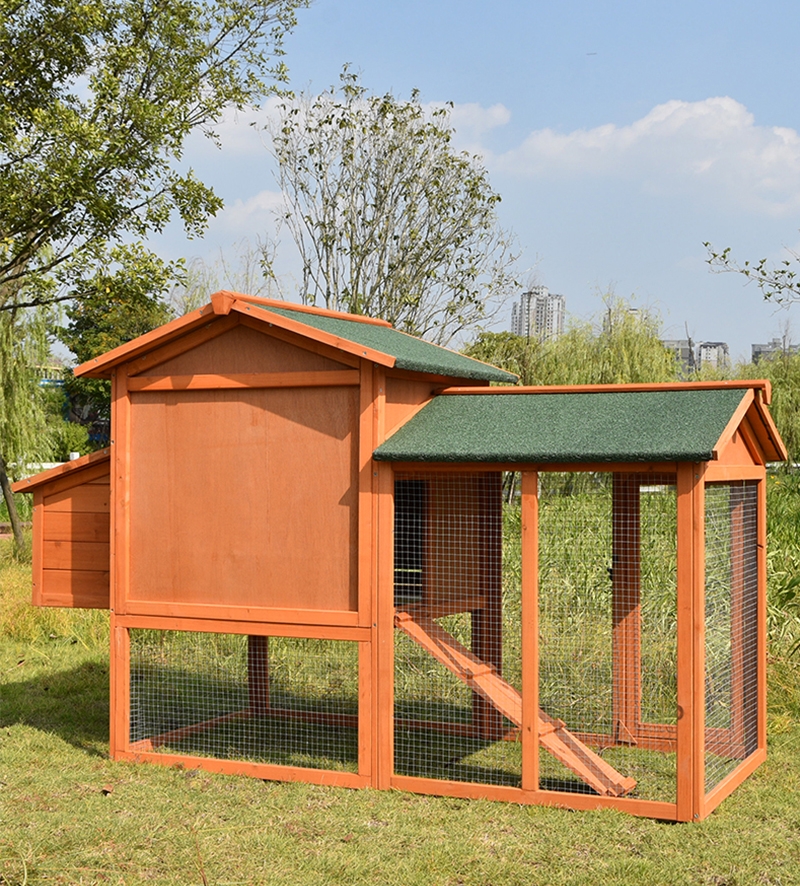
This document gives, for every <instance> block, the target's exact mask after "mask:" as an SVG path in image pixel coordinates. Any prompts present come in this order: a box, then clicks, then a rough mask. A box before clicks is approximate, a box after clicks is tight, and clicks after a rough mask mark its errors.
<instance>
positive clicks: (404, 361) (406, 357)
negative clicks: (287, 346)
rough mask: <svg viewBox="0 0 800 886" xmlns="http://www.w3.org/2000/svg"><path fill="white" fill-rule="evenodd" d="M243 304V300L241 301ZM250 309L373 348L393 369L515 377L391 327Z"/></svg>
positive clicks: (481, 378)
mask: <svg viewBox="0 0 800 886" xmlns="http://www.w3.org/2000/svg"><path fill="white" fill-rule="evenodd" d="M242 300H243V301H247V299H242ZM249 304H250V305H251V306H252V307H253V308H254V309H258V310H262V311H267V312H269V313H271V314H278V315H280V316H281V317H287V318H289V319H291V320H294V321H296V322H297V323H303V324H305V325H306V326H313V327H314V328H316V329H321V330H322V331H323V332H329V333H330V334H331V335H336V336H338V337H339V338H343V339H345V340H347V341H351V342H354V343H356V344H359V345H363V346H364V347H367V348H373V349H374V350H376V351H380V353H382V354H387V355H388V356H390V357H394V358H395V360H396V363H395V367H396V368H397V369H408V370H410V371H412V372H427V373H430V374H432V375H445V376H448V377H451V378H470V379H476V380H479V381H498V382H503V383H504V384H509V383H511V384H513V383H514V382H516V381H517V376H516V375H513V374H512V373H510V372H506V371H505V370H503V369H498V368H497V367H496V366H489V365H487V364H486V363H481V362H480V361H479V360H473V359H472V358H471V357H465V356H464V355H463V354H459V353H457V352H456V351H451V350H449V349H448V348H442V347H439V345H433V344H431V343H430V342H427V341H423V340H422V339H421V338H415V337H414V336H413V335H407V334H406V333H405V332H400V331H399V330H397V329H393V328H392V327H391V326H379V325H376V324H372V323H359V321H358V320H346V319H344V318H341V317H327V316H324V315H322V314H310V313H307V312H305V311H295V310H292V309H291V308H277V307H273V306H272V305H270V306H266V305H258V304H256V303H255V302H249Z"/></svg>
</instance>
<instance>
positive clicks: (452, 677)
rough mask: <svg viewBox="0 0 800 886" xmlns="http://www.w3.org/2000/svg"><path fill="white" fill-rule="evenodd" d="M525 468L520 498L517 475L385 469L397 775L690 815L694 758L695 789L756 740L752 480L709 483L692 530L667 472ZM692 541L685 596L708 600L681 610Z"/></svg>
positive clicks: (746, 754) (750, 750) (719, 776)
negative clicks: (390, 488)
mask: <svg viewBox="0 0 800 886" xmlns="http://www.w3.org/2000/svg"><path fill="white" fill-rule="evenodd" d="M527 476H528V477H529V480H528V486H527V490H528V493H527V499H526V498H525V496H523V495H521V494H520V482H519V474H505V475H504V474H503V473H502V472H500V471H487V472H484V473H467V472H465V473H458V472H455V471H452V470H449V471H442V472H436V471H430V472H427V473H397V474H396V475H395V536H394V538H395V541H394V589H395V599H394V603H395V643H394V653H395V654H394V681H395V682H394V718H395V719H394V725H395V730H394V751H393V754H394V759H393V766H394V772H395V775H396V776H399V777H405V779H406V781H403V782H402V783H403V784H406V783H407V782H408V780H409V779H415V780H418V781H417V783H418V784H424V783H425V782H427V783H428V785H429V787H428V788H427V789H428V790H430V791H431V792H434V793H435V792H437V787H436V786H437V784H439V785H442V783H450V787H448V788H447V789H446V790H447V792H448V793H458V792H459V791H458V789H457V788H453V786H452V785H453V783H456V784H458V783H463V784H464V785H465V786H466V785H471V786H492V787H497V788H511V789H518V790H519V799H521V800H523V801H524V800H527V801H529V802H562V803H563V804H564V805H577V806H581V801H580V799H579V797H580V796H581V795H583V796H587V795H588V796H592V797H598V796H599V797H603V798H606V799H609V800H612V801H613V802H615V803H616V804H617V805H622V806H623V807H624V808H627V805H629V806H630V808H631V810H632V811H638V812H641V813H642V814H651V815H652V814H656V815H658V814H660V815H662V816H663V817H665V818H669V817H673V818H678V817H683V818H687V817H691V815H690V814H689V813H688V812H687V809H688V808H689V807H690V806H691V801H692V797H691V796H690V795H691V794H692V792H694V797H695V800H697V799H698V795H697V792H696V791H695V789H694V787H692V785H691V784H689V782H690V780H691V778H692V777H693V776H692V773H693V772H694V773H696V772H703V773H704V776H703V778H704V783H703V785H702V786H701V790H702V791H703V792H704V794H705V796H706V799H708V798H709V797H710V796H711V792H712V791H713V790H714V789H715V788H717V787H719V786H720V785H721V784H722V783H723V782H724V781H725V780H726V779H730V778H731V777H735V776H734V773H735V772H736V770H737V768H738V767H740V766H741V765H743V764H744V763H745V762H746V761H747V760H748V759H751V758H752V757H753V755H754V754H755V753H756V751H757V750H758V747H759V737H758V736H759V729H758V724H759V714H758V711H759V701H758V698H759V693H758V686H759V660H758V642H759V641H758V636H759V627H758V622H759V616H758V586H759V582H758V546H757V538H758V529H757V526H758V519H757V514H758V495H757V488H758V484H757V483H756V482H750V483H746V482H734V483H724V484H723V483H713V484H708V485H707V486H706V487H705V496H704V499H703V498H701V499H700V500H704V503H705V509H704V512H703V513H702V515H701V519H702V526H701V527H700V528H701V529H703V528H704V533H698V532H696V531H695V532H692V531H689V532H686V531H684V532H683V533H681V531H680V530H679V514H683V517H684V518H685V517H686V516H687V513H688V514H689V516H691V508H689V509H688V510H687V506H686V504H684V505H683V506H679V495H678V490H679V484H678V475H677V474H676V473H675V472H674V471H666V472H652V471H651V472H646V473H631V472H619V471H605V472H597V471H574V472H563V471H552V472H551V471H548V472H545V471H542V472H538V473H535V472H529V473H528V474H527ZM530 478H533V479H532V480H531V479H530ZM531 483H532V484H533V485H531ZM523 488H525V487H524V485H523ZM701 489H702V487H701ZM531 498H533V499H535V506H534V505H532V504H531V502H530V499H531ZM526 501H527V505H526ZM526 506H527V509H528V510H527V513H528V515H529V516H528V518H526V517H525V516H524V515H525V513H526ZM681 508H683V510H681ZM531 514H535V520H531V519H530V515H531ZM526 521H527V529H526V528H525V527H526ZM695 528H697V527H695ZM703 537H704V539H705V559H704V561H703V557H702V554H703V551H702V550H695V549H694V548H693V547H692V546H693V545H695V544H696V540H697V539H698V538H701V539H702V538H703ZM681 538H683V542H681V541H680V539H681ZM687 539H693V540H692V541H690V542H689V547H688V548H687V547H685V546H686V544H687V541H686V540H687ZM681 544H683V545H684V548H683V549H682V550H679V548H680V545H681ZM698 554H699V555H700V557H699V562H705V576H704V584H705V587H704V588H703V587H702V586H699V587H694V586H692V585H691V581H690V582H689V583H688V584H687V586H686V587H685V588H684V590H683V595H684V596H683V600H684V604H685V603H686V600H687V599H690V598H691V597H692V595H693V594H695V595H696V594H697V593H699V594H700V596H701V598H702V599H704V601H705V604H704V607H705V608H704V611H703V612H699V613H698V612H695V613H693V614H692V613H687V612H686V610H685V606H684V614H683V615H682V616H681V615H679V611H680V605H679V600H680V594H679V574H680V569H679V563H680V562H682V561H681V558H683V562H684V564H685V563H689V564H691V563H692V562H694V560H696V559H697V558H698ZM526 564H527V565H526ZM526 571H527V576H528V578H527V580H526V579H525V578H524V576H525V574H526ZM686 574H687V573H686V570H685V569H684V575H686ZM688 574H689V577H690V579H691V568H690V569H689V572H688ZM679 619H683V621H682V622H681V623H682V624H683V628H679ZM692 619H695V626H696V627H699V626H700V625H702V627H703V636H704V645H703V647H702V649H698V650H697V651H698V652H699V653H700V655H699V656H695V655H694V653H693V652H692V649H691V643H692V640H691V636H692V630H693V629H692V626H691V621H692ZM526 620H527V621H528V622H529V623H530V622H531V621H532V622H533V623H534V624H535V633H534V634H533V639H531V636H532V635H531V634H528V640H527V641H526V642H525V643H523V624H524V623H525V622H526ZM681 632H682V634H683V637H684V651H683V652H681V651H680V649H681V647H680V646H679V636H681ZM687 636H688V638H689V654H688V655H687V654H686V643H685V641H686V638H687ZM526 681H530V682H532V684H533V685H529V684H528V683H526ZM680 683H682V685H683V686H684V690H683V691H684V696H683V697H681V696H680V695H679V684H680ZM695 684H700V685H704V687H705V689H704V693H705V694H704V708H703V706H702V705H700V706H699V707H697V706H695V708H694V709H692V702H691V699H692V697H693V689H692V687H693V686H694V685H695ZM686 687H688V692H687V689H686ZM523 693H524V696H523ZM523 697H524V698H526V699H527V701H525V703H524V704H523ZM524 705H527V706H532V705H535V710H534V713H533V717H532V718H533V719H534V720H535V723H536V728H535V732H536V739H537V741H536V744H535V745H533V746H531V744H530V743H528V744H527V745H526V742H525V740H524V733H525V728H524V723H525V718H524V716H523V708H524ZM528 709H529V710H530V707H529V708H528ZM692 710H694V715H695V716H694V719H693V721H691V722H690V726H688V727H687V725H686V723H687V720H688V718H689V716H690V715H692ZM696 714H700V715H701V716H700V717H697V716H696ZM528 719H529V720H530V719H531V715H530V713H529V714H528ZM681 721H683V724H684V725H683V726H681V725H680V724H681ZM698 730H700V733H698ZM698 734H702V741H699V740H698ZM698 747H702V752H701V753H702V756H703V759H702V761H701V762H698V761H697V760H696V749H697V748H698ZM681 760H683V764H682V763H681ZM681 771H683V773H684V775H683V776H681V774H680V773H681ZM687 772H688V773H689V775H686V773H687ZM681 777H683V779H684V786H683V787H681V786H680V782H681ZM743 777H744V776H743ZM419 780H421V781H419ZM687 784H689V787H688V788H687V786H686V785H687ZM422 789H425V788H424V787H423V788H422ZM495 793H496V792H495ZM681 794H683V799H681ZM467 795H474V790H473V791H472V793H470V792H469V791H468V792H467ZM486 795H488V796H493V795H494V794H493V793H492V791H489V792H488V793H487V794H486ZM687 796H688V797H689V800H688V801H687V799H686V797H687ZM559 797H561V798H562V799H561V800H560V801H559V800H558V799H557V798H559ZM508 799H514V797H513V796H509V797H508ZM687 802H688V805H687ZM716 802H718V800H717V801H716ZM626 804H627V805H626ZM695 805H696V804H695ZM679 807H680V808H681V811H680V812H679V811H678V810H679ZM692 808H694V807H692Z"/></svg>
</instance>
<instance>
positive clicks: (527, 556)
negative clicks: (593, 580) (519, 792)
mask: <svg viewBox="0 0 800 886" xmlns="http://www.w3.org/2000/svg"><path fill="white" fill-rule="evenodd" d="M538 486H539V475H538V474H537V473H536V471H523V472H522V515H521V516H522V543H521V551H522V787H523V789H525V790H529V791H535V790H538V788H539V495H538Z"/></svg>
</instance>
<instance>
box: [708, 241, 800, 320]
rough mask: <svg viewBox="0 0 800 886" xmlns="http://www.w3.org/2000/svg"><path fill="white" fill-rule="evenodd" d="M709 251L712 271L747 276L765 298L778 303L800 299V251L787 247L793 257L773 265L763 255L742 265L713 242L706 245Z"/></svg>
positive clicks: (709, 262)
mask: <svg viewBox="0 0 800 886" xmlns="http://www.w3.org/2000/svg"><path fill="white" fill-rule="evenodd" d="M703 245H704V246H705V247H706V249H707V250H708V256H709V257H708V258H707V259H706V261H707V262H708V264H709V265H710V266H711V268H712V270H714V271H715V272H717V273H725V272H729V271H733V272H735V273H737V274H742V275H744V276H745V277H746V278H747V280H748V282H749V281H753V282H754V283H755V284H756V286H758V288H759V289H760V290H761V291H762V292H763V293H764V298H765V299H771V300H772V301H774V302H777V303H778V304H784V305H788V304H791V303H792V302H798V301H800V252H796V251H795V250H794V249H789V248H787V249H786V252H788V254H789V255H790V256H791V258H790V259H784V260H783V261H781V262H779V263H778V264H772V263H770V262H768V261H767V259H765V258H762V259H761V261H757V262H755V263H754V264H751V263H750V262H749V261H746V262H745V263H744V264H743V265H740V264H738V263H737V262H736V261H734V260H733V258H731V250H730V248H728V249H723V250H722V252H714V250H713V248H712V246H711V244H710V243H704V244H703Z"/></svg>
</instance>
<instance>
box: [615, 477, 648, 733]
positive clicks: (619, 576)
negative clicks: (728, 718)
mask: <svg viewBox="0 0 800 886" xmlns="http://www.w3.org/2000/svg"><path fill="white" fill-rule="evenodd" d="M612 499H613V501H612V506H613V516H612V550H613V561H612V564H613V565H612V575H611V588H612V604H611V618H612V625H613V639H612V646H613V659H614V678H613V679H614V684H613V702H612V704H613V718H614V734H615V738H616V740H617V742H618V743H620V744H636V734H637V731H638V728H639V724H640V723H641V698H642V684H641V632H642V613H641V570H640V536H641V527H640V508H639V483H638V481H637V480H634V479H632V478H630V477H627V476H626V475H624V474H614V486H613V493H612Z"/></svg>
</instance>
